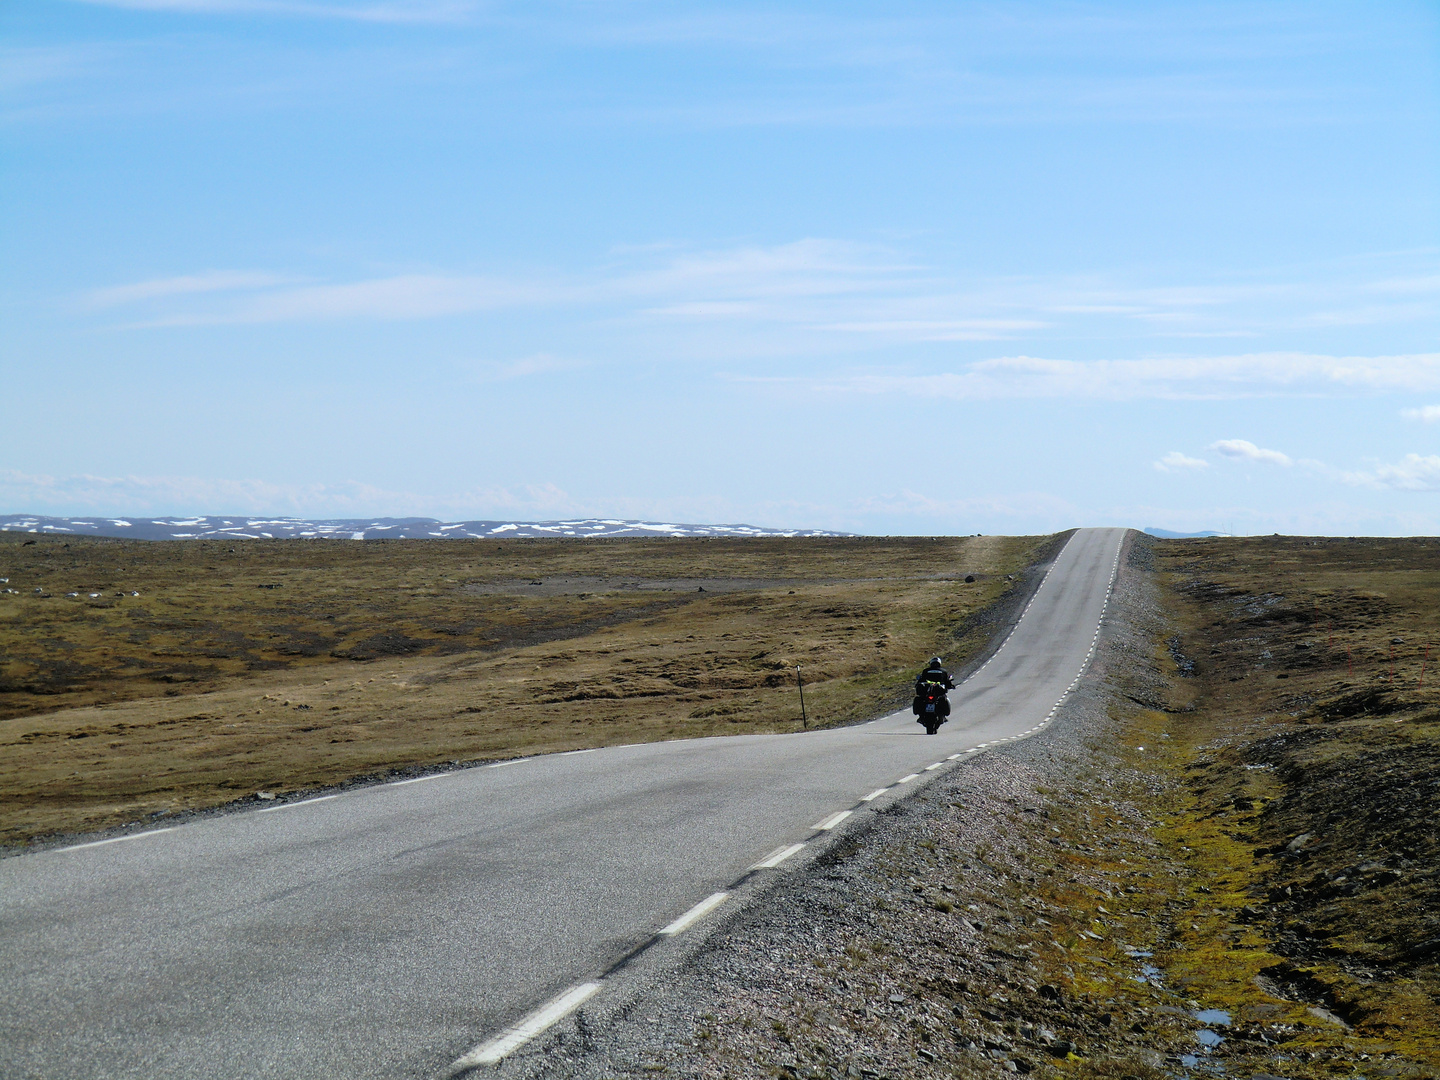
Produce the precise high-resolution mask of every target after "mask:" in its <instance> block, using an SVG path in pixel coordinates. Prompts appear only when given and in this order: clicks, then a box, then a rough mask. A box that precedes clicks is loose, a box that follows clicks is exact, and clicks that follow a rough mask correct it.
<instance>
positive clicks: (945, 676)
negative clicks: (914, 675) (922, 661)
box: [915, 656, 955, 694]
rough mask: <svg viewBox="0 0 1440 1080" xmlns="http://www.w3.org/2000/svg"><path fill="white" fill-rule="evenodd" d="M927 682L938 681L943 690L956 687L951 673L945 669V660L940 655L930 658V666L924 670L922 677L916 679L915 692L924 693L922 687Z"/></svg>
mask: <svg viewBox="0 0 1440 1080" xmlns="http://www.w3.org/2000/svg"><path fill="white" fill-rule="evenodd" d="M926 683H936V684H938V685H939V687H940V688H941V690H954V689H955V683H954V682H953V681H952V680H951V678H950V673H949V672H948V671H946V670H945V664H944V661H942V660H941V659H940V657H938V656H932V657H931V658H930V666H929V667H927V668H926V669H925V670H924V671H922V672H921V673H920V677H919V678H918V679H916V680H915V693H917V694H921V693H924V690H923V689H922V687H924V685H925V684H926Z"/></svg>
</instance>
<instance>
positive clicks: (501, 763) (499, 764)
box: [485, 757, 530, 769]
mask: <svg viewBox="0 0 1440 1080" xmlns="http://www.w3.org/2000/svg"><path fill="white" fill-rule="evenodd" d="M529 760H530V758H528V757H517V758H511V759H510V760H509V761H497V762H495V763H494V764H493V765H486V766H485V768H487V769H503V768H504V767H505V766H506V765H519V764H521V763H522V762H526V761H529Z"/></svg>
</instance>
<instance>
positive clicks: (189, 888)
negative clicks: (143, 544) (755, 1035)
mask: <svg viewBox="0 0 1440 1080" xmlns="http://www.w3.org/2000/svg"><path fill="white" fill-rule="evenodd" d="M1123 537H1124V530H1121V529H1086V530H1081V531H1080V532H1078V533H1076V534H1075V535H1074V537H1073V538H1072V539H1071V540H1070V542H1069V543H1068V544H1067V545H1066V547H1065V548H1064V550H1063V551H1062V552H1061V554H1060V555H1059V557H1058V558H1057V559H1056V561H1055V564H1054V566H1053V568H1052V570H1051V572H1050V575H1049V577H1048V578H1047V579H1046V580H1045V582H1044V584H1043V585H1042V586H1041V587H1040V589H1039V590H1038V591H1037V592H1036V594H1035V596H1034V599H1033V600H1032V601H1031V603H1030V607H1029V608H1028V609H1027V611H1026V613H1025V615H1024V617H1023V618H1022V619H1021V620H1020V622H1019V623H1018V624H1017V626H1016V628H1015V630H1014V631H1013V633H1012V634H1011V636H1010V637H1009V639H1008V640H1007V641H1006V643H1005V644H1004V645H1003V646H1002V647H1001V648H1000V649H999V651H997V652H996V654H995V655H994V657H993V658H992V659H991V660H990V661H989V663H987V664H986V665H985V666H984V667H983V668H981V669H980V670H979V671H978V672H976V673H975V675H974V676H973V677H971V678H970V679H969V680H968V681H966V682H965V683H964V684H962V685H961V687H960V688H959V689H958V690H957V691H955V692H953V693H952V696H951V700H952V702H953V704H954V713H953V714H952V717H951V720H950V723H949V724H947V725H946V726H945V727H944V728H942V729H941V731H940V734H939V735H936V736H933V737H930V736H926V735H924V733H923V731H922V730H921V729H920V727H919V726H918V725H917V724H916V723H915V722H914V720H913V718H912V717H911V716H910V715H909V713H908V712H907V713H898V714H895V715H893V716H889V717H886V718H884V719H883V720H878V721H875V722H874V723H871V724H864V725H859V726H856V727H849V728H841V729H837V730H830V731H818V732H810V733H803V734H795V735H759V736H736V737H730V738H714V739H697V740H688V741H682V742H669V743H651V744H647V745H641V746H626V747H613V748H608V749H603V750H596V751H586V752H580V753H574V754H563V755H555V756H546V757H537V758H530V759H524V760H521V761H517V762H513V763H505V764H504V765H502V766H486V767H480V768H474V769H467V770H462V771H458V772H452V773H446V774H443V775H440V776H437V777H434V778H428V779H424V780H421V781H412V782H406V783H401V784H389V785H379V786H375V787H369V788H362V789H355V790H351V791H348V792H345V793H343V794H340V795H335V796H330V797H327V798H325V799H323V800H317V801H312V802H304V803H291V804H286V805H281V806H278V807H275V808H272V809H267V810H257V811H252V812H246V813H235V814H228V815H223V816H217V817H213V818H208V819H204V820H200V821H197V822H194V823H191V824H187V825H182V826H180V827H177V828H174V829H171V830H168V831H160V832H155V833H152V834H148V835H140V836H135V837H133V838H126V839H123V840H121V841H119V842H108V843H101V844H98V845H89V846H81V847H77V848H73V849H68V850H62V849H57V850H52V851H47V852H39V853H34V854H30V855H25V856H20V857H17V858H11V859H6V860H3V861H0V1076H3V1077H6V1078H18V1077H45V1078H60V1077H64V1078H66V1080H78V1078H84V1077H144V1078H147V1080H159V1078H170V1077H174V1078H185V1080H196V1078H205V1077H216V1078H220V1077H224V1078H234V1077H247V1078H272V1077H273V1078H280V1077H284V1078H292V1077H293V1078H314V1077H347V1078H350V1077H356V1078H358V1077H435V1076H443V1075H445V1074H446V1073H447V1071H449V1070H450V1067H451V1065H452V1063H454V1062H456V1061H457V1059H462V1058H463V1057H464V1055H466V1054H467V1053H471V1054H472V1056H471V1057H470V1058H469V1059H468V1060H470V1061H471V1062H474V1061H477V1060H480V1059H484V1058H487V1057H493V1056H495V1054H496V1053H498V1052H499V1051H502V1050H504V1049H505V1046H499V1047H498V1048H497V1046H496V1043H495V1042H494V1038H495V1037H496V1036H500V1035H503V1033H504V1032H506V1031H507V1029H511V1030H513V1028H512V1025H514V1024H515V1023H516V1022H517V1021H521V1020H522V1019H523V1018H524V1017H525V1016H526V1015H527V1014H532V1013H533V1010H536V1009H537V1008H540V1007H542V1006H543V1005H544V1004H545V1003H546V1002H551V1001H554V1000H555V999H556V997H557V995H564V994H565V993H566V992H567V991H570V990H572V989H574V988H576V987H582V988H584V989H582V991H581V992H580V994H579V995H577V996H583V994H584V993H588V992H591V988H590V987H589V986H588V985H587V984H590V983H596V984H598V985H599V986H600V987H601V989H600V990H599V991H598V992H599V993H603V992H604V985H605V984H604V981H603V976H604V975H605V973H606V972H607V971H609V970H610V969H611V968H613V967H614V966H615V965H616V964H617V963H619V962H621V961H622V960H624V958H626V957H627V956H630V955H632V954H634V953H635V951H636V950H637V949H640V948H642V947H644V946H646V944H647V943H650V942H654V941H656V940H660V941H661V943H662V946H666V945H669V944H670V939H668V938H663V937H662V938H661V939H657V938H656V934H657V931H659V930H661V928H663V927H667V926H669V925H671V924H672V923H674V922H675V920H677V919H679V918H680V917H681V916H683V915H684V914H685V913H686V912H688V911H690V910H691V909H692V908H693V907H694V906H695V905H696V904H697V903H699V902H701V901H704V900H705V899H706V898H708V897H712V896H715V895H716V894H720V893H726V894H729V895H733V894H734V892H735V890H736V888H737V883H743V882H744V881H745V880H747V875H750V878H752V879H753V877H754V875H756V874H760V875H763V874H774V873H784V872H787V871H788V870H789V869H790V868H791V867H795V866H803V864H804V861H805V859H806V858H807V857H808V856H809V855H810V854H813V853H814V851H816V850H817V849H819V848H821V847H823V845H824V844H825V843H827V842H829V838H830V837H831V836H832V835H834V834H835V833H836V832H840V831H843V829H844V828H845V823H844V822H843V821H842V822H840V823H839V824H838V826H836V827H833V831H830V830H824V829H816V828H814V826H817V825H822V824H828V823H829V822H828V820H827V819H830V818H833V817H834V816H835V815H837V814H840V813H842V812H844V811H851V812H852V814H857V815H859V814H864V813H866V812H868V811H869V810H870V809H871V808H874V807H879V806H883V805H884V804H885V802H886V801H888V800H891V799H895V798H899V797H902V796H903V795H904V794H906V793H907V792H909V791H912V790H915V789H916V788H918V787H919V786H920V785H921V784H923V782H924V780H925V779H926V778H928V777H929V776H931V775H934V774H936V773H937V772H938V771H939V770H943V769H945V768H956V767H963V766H964V760H965V758H966V757H968V756H970V754H971V753H978V752H983V748H984V747H985V746H988V745H993V744H994V743H996V742H1000V741H1003V740H1008V739H1013V738H1021V737H1024V736H1025V735H1027V734H1030V733H1033V732H1034V731H1036V730H1039V729H1040V728H1041V727H1042V726H1043V725H1044V723H1045V722H1046V719H1047V716H1048V714H1050V713H1051V712H1052V711H1053V709H1054V707H1055V706H1056V704H1057V702H1058V701H1059V700H1060V699H1061V698H1062V696H1063V695H1064V694H1065V692H1066V690H1067V688H1068V687H1069V686H1070V685H1071V684H1072V683H1073V682H1074V681H1075V680H1076V679H1077V678H1078V676H1079V675H1080V673H1081V672H1082V671H1083V669H1084V668H1085V666H1086V665H1087V663H1088V661H1089V656H1090V652H1091V650H1092V649H1093V641H1094V636H1095V634H1096V632H1097V628H1098V625H1099V623H1100V620H1101V617H1102V614H1103V611H1104V606H1105V603H1106V601H1107V599H1108V596H1109V590H1110V587H1111V584H1112V581H1113V575H1114V572H1115V567H1116V565H1117V563H1118V557H1119V550H1120V545H1121V542H1122V540H1123ZM917 659H918V658H917ZM917 667H918V665H917ZM927 766H930V767H931V768H930V769H929V770H928V771H927ZM902 778H907V779H903V781H902ZM875 792H881V794H878V795H875V794H874V793H875ZM865 796H872V797H871V799H870V800H869V801H864V797H865ZM798 844H805V845H806V847H805V848H802V849H799V850H797V851H793V852H792V853H791V854H790V855H789V856H787V857H786V859H784V860H783V861H781V862H780V863H779V865H778V867H777V868H770V869H760V870H754V869H753V868H754V866H755V864H757V863H759V862H762V861H764V860H765V859H766V857H767V856H768V855H775V854H779V853H782V852H784V851H786V850H787V849H789V848H793V847H794V846H795V845H798ZM731 902H736V901H734V900H732V901H731ZM712 903H719V901H712ZM694 925H696V926H703V925H704V916H703V915H701V916H700V917H698V918H696V919H695V922H694ZM676 929H677V931H678V933H677V935H676V937H677V938H678V937H683V934H684V931H685V930H686V929H688V927H686V926H683V925H682V926H681V927H678V928H676ZM692 932H693V931H692ZM573 1000H574V999H573V998H572V999H567V1001H565V1002H562V1006H561V1008H560V1009H557V1010H555V1011H557V1012H558V1011H563V1005H564V1004H567V1003H569V1001H573ZM524 1034H525V1032H524V1031H521V1032H519V1033H517V1034H516V1035H515V1036H514V1038H512V1039H511V1040H510V1042H512V1043H513V1042H515V1041H517V1040H518V1039H519V1038H520V1037H521V1036H523V1035H524ZM477 1047H478V1048H479V1053H478V1054H476V1053H475V1050H476V1048H477Z"/></svg>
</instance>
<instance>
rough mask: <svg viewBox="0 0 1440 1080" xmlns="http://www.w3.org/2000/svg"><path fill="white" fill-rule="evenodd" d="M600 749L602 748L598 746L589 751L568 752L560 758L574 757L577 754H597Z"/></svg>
mask: <svg viewBox="0 0 1440 1080" xmlns="http://www.w3.org/2000/svg"><path fill="white" fill-rule="evenodd" d="M599 749H600V747H598V746H592V747H590V749H588V750H566V751H565V752H564V753H563V754H561V755H560V756H561V757H574V756H575V755H576V754H593V753H595V752H596V751H597V750H599Z"/></svg>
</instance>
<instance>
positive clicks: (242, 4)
mask: <svg viewBox="0 0 1440 1080" xmlns="http://www.w3.org/2000/svg"><path fill="white" fill-rule="evenodd" d="M76 2H79V3H85V4H92V5H95V6H98V7H113V8H126V9H128V10H131V11H152V12H165V13H169V14H177V15H258V16H267V15H268V16H292V17H293V16H300V17H305V18H320V19H345V20H350V21H353V22H371V23H457V22H464V21H467V20H469V19H470V18H471V17H473V16H474V15H475V13H476V12H477V11H479V10H480V9H481V5H480V4H478V3H473V2H467V0H378V2H377V0H329V2H326V0H76Z"/></svg>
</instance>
